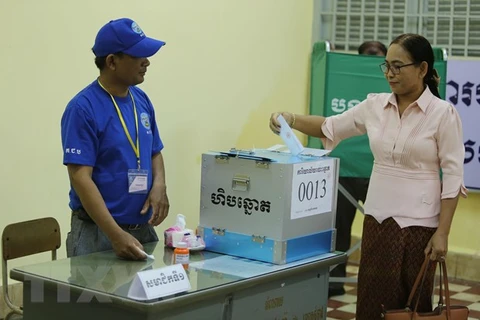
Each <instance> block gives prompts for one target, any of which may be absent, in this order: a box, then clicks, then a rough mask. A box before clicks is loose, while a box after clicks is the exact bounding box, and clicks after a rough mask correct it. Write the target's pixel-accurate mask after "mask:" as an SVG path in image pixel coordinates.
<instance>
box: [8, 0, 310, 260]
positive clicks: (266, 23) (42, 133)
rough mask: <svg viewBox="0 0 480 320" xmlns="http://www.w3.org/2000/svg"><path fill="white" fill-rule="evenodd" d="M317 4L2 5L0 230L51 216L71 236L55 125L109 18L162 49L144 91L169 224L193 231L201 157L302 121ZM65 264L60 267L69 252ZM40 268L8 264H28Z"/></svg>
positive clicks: (268, 139)
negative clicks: (159, 148)
mask: <svg viewBox="0 0 480 320" xmlns="http://www.w3.org/2000/svg"><path fill="white" fill-rule="evenodd" d="M312 6H313V4H312V1H296V0H295V1H294V0H281V1H278V0H262V1H258V0H242V1H224V0H202V1H197V0H175V1H167V0H148V1H146V0H144V1H131V0H129V1H125V0H103V1H98V0H82V1H73V0H69V1H67V0H56V1H55V0H46V1H27V0H15V1H13V0H8V1H1V4H0V39H1V43H2V45H1V50H0V61H1V62H0V65H1V67H0V75H1V76H0V90H1V103H0V104H1V107H0V130H1V131H0V136H1V137H2V148H1V150H2V151H1V153H2V165H1V166H0V176H1V177H2V183H1V185H0V188H1V189H0V195H1V209H2V213H1V214H0V229H3V226H5V225H7V224H9V223H13V222H16V221H21V220H27V219H33V218H38V217H42V216H54V217H56V218H57V219H58V220H59V222H60V224H61V228H62V236H63V239H65V236H66V232H67V230H68V229H69V210H68V194H67V192H68V180H67V174H66V169H65V168H64V167H63V165H62V150H61V145H60V118H61V115H62V112H63V110H64V108H65V105H66V104H67V102H68V101H69V99H70V98H71V97H73V95H74V94H76V93H77V92H78V91H79V90H81V89H82V88H83V87H84V86H86V85H87V84H89V83H90V82H91V81H93V80H94V79H95V77H96V76H97V73H98V72H97V70H96V68H95V65H94V63H93V54H92V53H91V51H90V48H91V47H92V45H93V41H94V38H95V35H96V32H97V31H98V29H99V28H100V27H101V26H102V25H103V24H104V23H106V22H107V21H108V20H110V19H114V18H118V17H124V16H128V17H131V18H133V19H135V20H136V21H137V22H138V24H139V25H140V26H141V27H142V28H143V29H144V31H145V33H146V34H147V35H149V36H152V37H158V38H160V39H162V40H165V41H166V42H167V45H166V46H165V47H164V48H162V50H161V51H160V52H159V54H158V55H156V56H155V57H153V58H152V59H151V66H150V68H149V70H148V73H147V77H146V81H145V83H144V84H142V88H143V89H144V90H146V92H147V93H148V94H149V96H150V98H151V100H152V102H153V103H154V105H155V107H156V110H157V121H158V123H159V127H160V130H161V136H162V138H163V141H164V143H165V150H164V156H165V160H166V168H167V183H168V194H169V197H170V203H171V209H170V216H169V218H168V219H167V221H166V222H165V224H163V225H162V226H160V227H159V228H158V229H157V230H158V231H159V232H160V233H162V232H163V230H164V228H165V226H168V225H170V224H172V223H173V221H174V217H175V215H176V214H177V213H184V214H186V215H187V217H188V221H187V222H188V224H189V226H192V227H195V226H196V225H197V223H198V214H199V198H200V188H199V186H200V156H201V153H202V152H205V151H208V150H220V149H227V148H230V147H245V148H251V147H253V146H255V147H257V148H260V147H267V146H270V145H272V144H276V143H280V139H279V138H278V137H276V136H275V135H273V134H272V133H271V132H270V130H269V129H268V119H269V116H270V113H271V112H273V111H276V110H279V109H280V110H281V109H289V110H292V111H294V112H297V113H304V112H306V110H307V109H306V106H307V100H308V89H307V88H308V79H309V77H308V71H309V68H308V59H309V58H308V57H309V53H310V48H311V25H312ZM59 257H60V258H61V257H65V247H64V246H63V247H62V248H61V249H60V255H59ZM41 259H48V256H47V255H44V256H42V257H40V258H35V260H33V259H28V258H27V259H26V260H19V261H17V260H13V261H12V263H11V265H12V266H14V265H18V264H25V263H30V262H32V261H38V260H41Z"/></svg>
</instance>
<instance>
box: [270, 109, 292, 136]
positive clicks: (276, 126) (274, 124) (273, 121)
mask: <svg viewBox="0 0 480 320" xmlns="http://www.w3.org/2000/svg"><path fill="white" fill-rule="evenodd" d="M279 115H282V116H283V118H284V119H285V121H286V122H287V123H288V125H289V126H290V127H291V126H292V123H293V114H292V113H290V112H275V113H272V115H271V116H270V130H272V131H273V133H275V134H279V133H280V123H279V122H278V119H277V118H278V116H279Z"/></svg>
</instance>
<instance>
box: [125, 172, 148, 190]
mask: <svg viewBox="0 0 480 320" xmlns="http://www.w3.org/2000/svg"><path fill="white" fill-rule="evenodd" d="M147 191H148V170H140V169H129V170H128V193H135V194H145V193H147Z"/></svg>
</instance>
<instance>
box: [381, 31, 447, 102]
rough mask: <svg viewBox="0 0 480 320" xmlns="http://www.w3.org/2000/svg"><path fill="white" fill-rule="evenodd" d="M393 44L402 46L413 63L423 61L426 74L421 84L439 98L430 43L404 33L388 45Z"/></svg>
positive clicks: (436, 74) (417, 35) (419, 37)
mask: <svg viewBox="0 0 480 320" xmlns="http://www.w3.org/2000/svg"><path fill="white" fill-rule="evenodd" d="M394 43H395V44H398V45H400V46H402V47H403V49H405V50H406V51H407V52H408V53H409V54H410V57H411V58H412V60H413V62H416V63H418V64H420V63H422V62H423V61H425V62H426V63H427V64H428V69H427V74H426V75H425V77H424V78H423V82H424V83H425V84H426V85H427V86H428V88H429V89H430V91H431V92H432V93H433V94H434V95H435V96H437V97H439V98H440V94H439V92H438V84H439V83H440V78H439V76H438V73H437V70H435V69H434V68H433V62H434V60H435V57H434V55H433V49H432V46H431V45H430V42H428V40H427V39H425V38H424V37H422V36H421V35H419V34H412V33H406V34H402V35H399V36H398V37H397V38H395V40H393V41H392V43H390V45H392V44H394Z"/></svg>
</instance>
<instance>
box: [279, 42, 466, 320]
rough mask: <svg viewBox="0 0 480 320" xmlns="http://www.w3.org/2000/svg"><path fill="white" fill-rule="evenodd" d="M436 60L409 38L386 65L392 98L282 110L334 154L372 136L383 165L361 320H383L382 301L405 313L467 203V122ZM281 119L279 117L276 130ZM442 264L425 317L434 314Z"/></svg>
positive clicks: (364, 252) (378, 165)
mask: <svg viewBox="0 0 480 320" xmlns="http://www.w3.org/2000/svg"><path fill="white" fill-rule="evenodd" d="M433 62H434V55H433V50H432V47H431V46H430V43H429V42H428V40H427V39H425V38H424V37H422V36H420V35H416V34H403V35H400V36H399V37H397V38H396V39H395V40H393V41H392V43H391V44H390V47H389V49H388V52H387V56H386V59H385V62H384V63H382V64H381V65H380V68H381V70H382V72H383V73H384V74H385V78H386V79H387V81H388V83H389V84H390V88H391V90H392V93H391V94H388V93H380V94H370V95H368V97H367V99H366V100H364V101H363V102H361V103H360V104H358V105H357V106H355V107H354V108H352V109H350V110H348V111H346V112H344V113H342V114H339V115H336V116H332V117H328V118H325V117H321V116H310V115H309V116H303V115H295V114H292V113H288V112H283V113H281V114H282V115H283V117H284V118H285V120H286V121H287V123H289V124H291V127H292V128H294V129H296V130H298V131H301V132H303V133H304V134H307V135H310V136H315V137H319V138H322V140H323V144H324V146H325V149H332V148H334V147H335V146H336V145H337V144H338V143H339V142H340V141H342V140H343V139H346V138H349V137H352V136H356V135H362V134H365V133H367V134H368V137H369V140H370V148H371V150H372V153H373V155H374V158H375V160H374V167H373V171H372V176H371V178H370V186H369V189H368V195H367V199H366V201H365V208H364V209H365V220H364V224H363V236H362V248H361V263H360V270H359V274H358V291H357V292H358V297H357V314H356V319H357V320H374V319H381V312H382V309H381V304H383V305H384V306H385V308H386V309H397V308H398V309H401V308H404V307H405V304H406V302H407V299H408V294H409V293H410V290H411V288H412V286H413V283H414V281H415V277H416V276H417V274H418V271H419V270H420V266H421V264H422V262H423V260H424V258H425V254H431V259H433V260H438V259H444V257H445V254H446V253H447V247H448V245H447V243H448V234H449V232H450V226H451V222H452V218H453V214H454V212H455V208H456V206H457V202H458V197H459V195H463V196H466V189H465V187H464V185H463V159H464V153H465V151H464V145H463V138H462V124H461V121H460V118H459V116H458V113H457V111H456V110H455V108H454V107H453V106H452V105H450V104H449V103H448V102H446V101H444V100H442V99H440V95H439V93H438V88H437V87H438V81H439V79H438V76H437V72H436V71H435V69H433ZM279 114H280V113H274V114H272V116H271V119H270V128H271V129H272V130H273V131H274V132H275V133H278V132H279V130H280V125H279V123H278V121H277V117H278V115H279ZM440 170H441V171H442V175H441V176H440V174H439V172H440ZM338 214H341V212H339V213H338ZM432 267H433V268H431V269H430V270H429V274H428V276H427V278H426V279H425V283H424V286H423V291H422V292H421V296H420V304H419V308H418V311H419V312H426V311H431V310H432V304H431V294H432V291H433V282H434V281H433V280H434V275H435V269H434V266H433V265H432ZM414 301H416V298H414Z"/></svg>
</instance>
